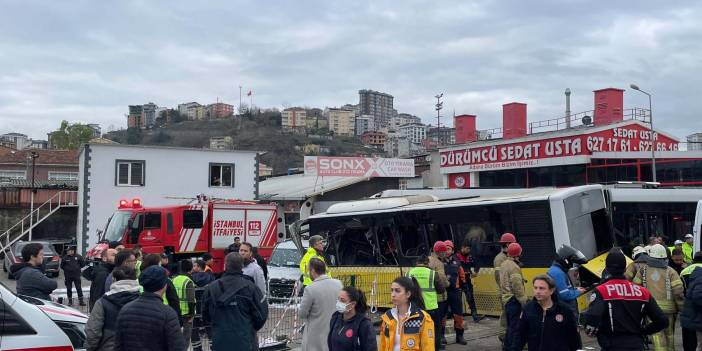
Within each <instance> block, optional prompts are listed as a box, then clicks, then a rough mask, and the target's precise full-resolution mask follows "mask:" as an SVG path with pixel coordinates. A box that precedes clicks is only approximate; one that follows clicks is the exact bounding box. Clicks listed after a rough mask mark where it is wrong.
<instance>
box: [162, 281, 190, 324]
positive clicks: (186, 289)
mask: <svg viewBox="0 0 702 351" xmlns="http://www.w3.org/2000/svg"><path fill="white" fill-rule="evenodd" d="M173 285H174V286H175V288H176V294H178V301H180V315H181V316H189V315H192V314H194V313H195V283H193V281H192V279H190V277H189V276H187V275H185V274H180V275H177V276H175V277H174V278H173ZM163 295H164V296H165V295H166V294H163ZM191 307H192V308H191Z"/></svg>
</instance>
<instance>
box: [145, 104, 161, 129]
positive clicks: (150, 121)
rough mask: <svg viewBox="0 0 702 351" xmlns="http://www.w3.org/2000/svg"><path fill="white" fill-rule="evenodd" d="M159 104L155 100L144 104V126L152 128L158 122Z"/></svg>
mask: <svg viewBox="0 0 702 351" xmlns="http://www.w3.org/2000/svg"><path fill="white" fill-rule="evenodd" d="M157 108H158V106H156V104H154V103H153V102H149V103H148V104H144V105H143V107H142V112H141V113H142V121H143V123H144V126H143V128H151V127H153V126H154V125H155V124H156V109H157Z"/></svg>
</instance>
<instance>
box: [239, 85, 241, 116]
mask: <svg viewBox="0 0 702 351" xmlns="http://www.w3.org/2000/svg"><path fill="white" fill-rule="evenodd" d="M239 114H241V85H240V86H239Z"/></svg>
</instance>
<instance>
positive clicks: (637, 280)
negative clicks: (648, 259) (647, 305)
mask: <svg viewBox="0 0 702 351" xmlns="http://www.w3.org/2000/svg"><path fill="white" fill-rule="evenodd" d="M633 283H634V284H638V285H641V286H643V287H644V288H646V289H648V291H649V292H650V293H651V296H653V298H654V299H656V302H657V303H658V306H659V307H660V308H661V310H663V312H664V313H665V314H675V313H678V312H680V311H682V308H683V304H684V303H685V295H684V292H683V283H682V280H681V279H680V276H679V275H678V272H676V271H675V270H674V269H673V268H670V267H667V266H666V267H664V268H663V267H661V268H658V267H652V266H650V265H647V266H644V267H643V268H642V269H641V270H640V271H639V272H638V273H637V274H636V276H635V277H634V280H633Z"/></svg>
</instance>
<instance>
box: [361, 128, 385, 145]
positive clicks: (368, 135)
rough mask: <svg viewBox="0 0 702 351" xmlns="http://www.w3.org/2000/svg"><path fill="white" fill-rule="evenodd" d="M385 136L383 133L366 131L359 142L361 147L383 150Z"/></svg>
mask: <svg viewBox="0 0 702 351" xmlns="http://www.w3.org/2000/svg"><path fill="white" fill-rule="evenodd" d="M386 137H387V134H385V133H383V132H376V131H368V132H365V133H363V135H361V142H362V143H363V145H368V146H372V147H375V148H378V149H383V148H384V147H385V138H386Z"/></svg>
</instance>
